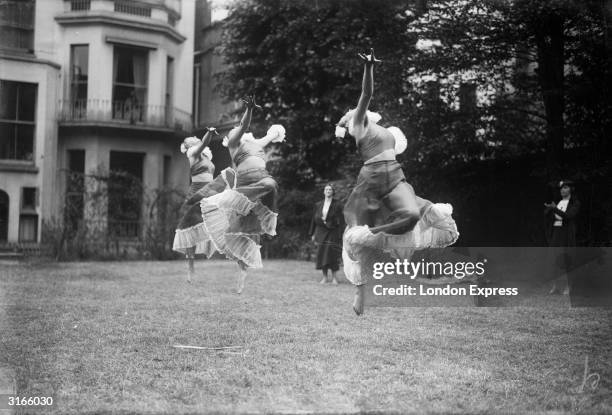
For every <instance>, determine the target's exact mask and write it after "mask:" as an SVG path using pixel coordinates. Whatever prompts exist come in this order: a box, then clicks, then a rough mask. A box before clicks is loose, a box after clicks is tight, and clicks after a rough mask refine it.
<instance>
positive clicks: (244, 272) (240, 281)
mask: <svg viewBox="0 0 612 415" xmlns="http://www.w3.org/2000/svg"><path fill="white" fill-rule="evenodd" d="M238 267H239V268H240V270H239V271H238V284H237V286H236V292H237V293H238V294H242V290H243V289H244V282H245V280H246V277H247V266H246V264H245V263H244V262H242V261H238Z"/></svg>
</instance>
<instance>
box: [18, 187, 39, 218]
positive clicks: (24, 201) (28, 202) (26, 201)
mask: <svg viewBox="0 0 612 415" xmlns="http://www.w3.org/2000/svg"><path fill="white" fill-rule="evenodd" d="M37 193H38V192H37V189H36V188H35V187H24V188H22V189H21V212H22V213H23V212H36V205H37V204H38V203H37V202H36V199H37Z"/></svg>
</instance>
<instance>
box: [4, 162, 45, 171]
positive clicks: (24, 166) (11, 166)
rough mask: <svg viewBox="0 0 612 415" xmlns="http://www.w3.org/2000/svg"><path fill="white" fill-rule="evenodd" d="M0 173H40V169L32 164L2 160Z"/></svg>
mask: <svg viewBox="0 0 612 415" xmlns="http://www.w3.org/2000/svg"><path fill="white" fill-rule="evenodd" d="M0 171H2V172H13V173H32V174H37V173H38V167H36V165H34V163H32V162H22V161H14V160H0Z"/></svg>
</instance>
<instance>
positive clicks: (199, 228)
mask: <svg viewBox="0 0 612 415" xmlns="http://www.w3.org/2000/svg"><path fill="white" fill-rule="evenodd" d="M215 134H217V132H216V130H215V129H214V128H208V129H207V131H206V134H205V135H204V137H203V138H202V140H200V139H198V138H197V137H187V138H185V140H183V143H182V144H181V153H183V154H185V156H186V157H187V159H188V160H189V171H190V174H191V185H190V186H189V192H188V194H187V196H186V198H185V202H184V203H183V205H182V206H181V210H180V212H181V219H180V221H179V223H178V226H177V229H176V233H175V235H174V243H173V246H172V249H173V250H175V251H177V252H181V253H183V254H185V257H186V258H187V261H188V266H189V267H188V272H187V281H188V282H191V281H192V278H193V274H194V272H195V269H194V258H195V254H196V253H198V254H200V253H205V254H208V253H210V251H211V250H212V247H211V245H210V240H209V239H208V237H207V236H206V235H205V234H204V233H203V227H204V224H203V222H202V214H201V211H200V200H201V199H202V197H204V195H206V194H209V193H206V192H204V191H203V190H206V189H205V188H206V186H207V185H208V186H209V188H210V187H211V186H210V185H211V183H212V182H213V174H214V173H215V165H214V164H213V163H212V152H211V151H210V148H208V144H210V141H211V139H212V137H213V135H215ZM213 187H215V188H216V191H217V192H220V191H222V190H223V189H224V188H225V186H224V185H223V183H220V184H218V185H216V186H213Z"/></svg>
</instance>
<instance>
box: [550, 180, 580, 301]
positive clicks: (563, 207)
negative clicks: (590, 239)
mask: <svg viewBox="0 0 612 415" xmlns="http://www.w3.org/2000/svg"><path fill="white" fill-rule="evenodd" d="M572 186H573V182H571V181H568V180H564V181H561V182H559V192H560V193H561V200H560V201H559V202H557V203H554V202H549V203H545V204H544V206H545V207H546V209H545V211H544V214H545V215H546V216H547V219H548V226H547V229H546V239H547V240H548V245H549V246H550V247H553V248H565V249H562V251H563V252H561V253H560V258H559V259H560V260H561V262H562V264H560V265H561V267H562V269H561V270H560V271H561V272H563V273H564V274H566V273H567V270H568V269H569V268H570V266H571V260H572V249H571V247H575V246H576V217H577V216H578V213H579V212H580V202H579V201H578V200H577V199H576V197H575V196H573V195H572ZM557 282H560V283H562V281H561V278H555V281H554V282H553V286H552V288H551V290H550V294H555V293H557V292H558V289H557ZM569 293H570V284H569V280H568V281H567V283H566V284H565V288H564V290H563V294H565V295H567V294H569Z"/></svg>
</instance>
